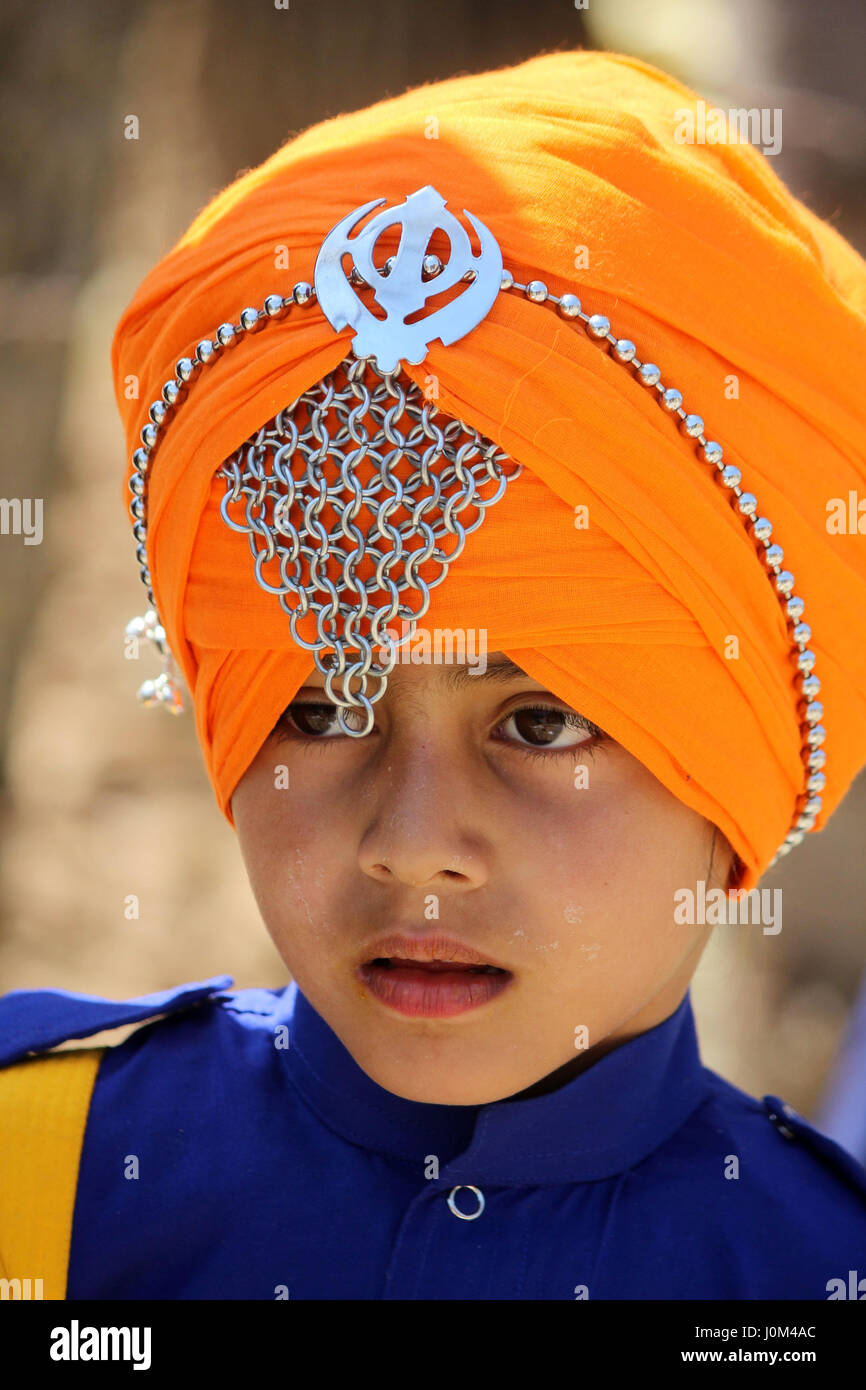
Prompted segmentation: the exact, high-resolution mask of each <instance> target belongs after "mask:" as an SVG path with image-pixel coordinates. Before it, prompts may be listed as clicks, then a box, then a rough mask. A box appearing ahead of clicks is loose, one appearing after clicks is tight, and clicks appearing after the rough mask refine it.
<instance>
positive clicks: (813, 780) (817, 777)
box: [806, 772, 827, 792]
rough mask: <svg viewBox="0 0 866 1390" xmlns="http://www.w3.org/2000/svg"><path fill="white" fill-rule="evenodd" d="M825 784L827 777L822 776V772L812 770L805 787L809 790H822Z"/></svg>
mask: <svg viewBox="0 0 866 1390" xmlns="http://www.w3.org/2000/svg"><path fill="white" fill-rule="evenodd" d="M826 785H827V778H826V777H825V776H824V774H823V772H813V773H812V775H811V777H810V778H809V780H808V782H807V783H806V788H807V790H808V791H810V792H822V791H823V790H824V788H825V787H826Z"/></svg>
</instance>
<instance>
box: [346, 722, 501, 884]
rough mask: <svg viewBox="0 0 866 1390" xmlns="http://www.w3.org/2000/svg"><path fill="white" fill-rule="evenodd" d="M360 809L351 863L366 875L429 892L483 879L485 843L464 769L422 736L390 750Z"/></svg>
mask: <svg viewBox="0 0 866 1390" xmlns="http://www.w3.org/2000/svg"><path fill="white" fill-rule="evenodd" d="M365 809H366V815H367V822H366V824H365V825H364V826H363V829H362V835H361V841H360V846H359V852H358V861H359V864H360V867H361V869H362V870H363V871H364V873H366V874H369V875H370V877H371V878H375V879H377V880H378V881H380V882H383V883H384V882H391V881H399V882H401V883H404V884H407V885H408V886H410V887H413V888H428V887H429V888H430V890H431V891H435V892H439V891H445V892H461V891H466V890H468V889H471V888H479V887H481V885H482V884H483V883H485V882H486V881H487V878H488V876H489V872H490V857H491V844H490V840H489V838H488V836H487V834H486V833H485V830H484V823H483V819H482V816H481V814H480V807H479V806H478V804H477V803H476V799H475V798H474V797H473V796H472V795H471V791H470V789H469V787H468V786H467V784H466V775H465V770H461V768H460V765H459V762H458V761H456V760H454V759H452V758H446V757H445V756H442V755H441V754H440V753H438V752H437V751H436V750H435V749H434V748H433V747H431V745H430V743H429V742H428V741H426V740H425V741H424V742H423V743H421V744H416V745H415V747H414V748H413V750H412V751H411V752H407V753H406V755H405V756H400V755H398V754H397V752H396V751H395V754H394V756H393V757H392V758H391V759H390V760H389V762H388V763H387V764H386V766H385V767H384V768H383V769H382V773H381V782H380V783H379V785H378V786H377V787H376V790H375V793H374V795H373V797H372V798H371V800H370V802H369V803H365Z"/></svg>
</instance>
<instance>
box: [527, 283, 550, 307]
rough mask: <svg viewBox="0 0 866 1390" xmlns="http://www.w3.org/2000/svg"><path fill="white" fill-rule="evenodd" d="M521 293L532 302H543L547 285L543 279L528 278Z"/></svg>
mask: <svg viewBox="0 0 866 1390" xmlns="http://www.w3.org/2000/svg"><path fill="white" fill-rule="evenodd" d="M523 293H524V294H525V295H526V298H527V299H531V300H532V303H533V304H543V303H544V301H545V299H546V298H547V286H546V285H545V283H544V281H543V280H530V282H529V284H528V285H527V286H526V289H525V290H524V291H523Z"/></svg>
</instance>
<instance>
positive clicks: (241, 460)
mask: <svg viewBox="0 0 866 1390" xmlns="http://www.w3.org/2000/svg"><path fill="white" fill-rule="evenodd" d="M504 465H507V466H504ZM521 472H522V467H521V465H520V464H516V463H513V462H512V461H511V460H510V459H509V456H508V455H507V454H506V453H504V452H503V451H502V450H501V449H499V447H498V446H497V445H496V444H494V443H492V442H491V441H490V440H489V439H486V438H485V437H484V436H483V435H481V434H479V433H478V431H477V430H475V429H474V428H473V427H472V426H471V425H468V424H466V423H464V422H463V421H462V420H457V419H454V418H452V417H451V416H444V415H440V414H439V413H438V411H437V408H436V406H435V404H434V403H432V402H431V401H429V400H427V399H426V398H425V395H424V393H423V392H422V390H421V388H420V387H418V386H417V385H416V384H415V383H414V382H413V381H411V380H410V379H409V377H407V376H406V375H405V373H404V372H402V371H399V372H381V371H380V370H379V368H378V366H377V365H376V362H375V360H373V359H364V358H355V357H350V358H346V359H345V360H344V361H343V362H341V363H340V365H339V366H338V367H337V368H336V369H335V371H333V372H332V373H331V374H330V375H328V376H327V377H325V378H324V379H323V380H322V381H319V382H317V383H316V384H315V386H313V387H312V388H311V389H310V390H308V391H305V392H304V393H303V395H301V396H299V397H298V399H297V400H296V401H293V402H292V404H291V405H289V406H287V407H286V408H285V409H284V410H282V411H280V413H279V414H278V415H276V416H275V417H274V418H273V419H272V420H269V421H268V423H267V424H266V425H264V426H263V427H262V428H261V429H260V430H259V431H258V432H257V433H256V434H255V435H254V436H252V438H250V439H248V440H247V441H246V442H245V443H244V444H242V445H241V447H240V448H239V449H238V450H237V451H236V452H235V453H234V454H233V455H232V457H231V458H230V459H228V460H227V462H226V463H225V464H224V465H223V467H222V468H221V469H220V470H219V474H218V476H219V477H221V478H224V479H225V483H226V491H225V496H224V497H223V498H222V501H221V504H220V511H221V514H222V517H223V520H224V521H225V522H226V523H227V525H229V526H230V527H231V528H232V530H234V531H240V532H243V533H244V534H245V535H246V536H247V537H248V538H249V543H250V551H251V552H252V556H253V561H254V570H255V577H256V580H257V581H258V583H259V584H260V585H261V587H262V588H263V589H264V590H265V591H266V592H267V593H270V594H274V595H276V596H277V598H278V599H279V602H280V604H281V605H282V607H283V608H284V609H285V612H286V614H287V615H288V620H289V626H290V628H291V633H292V637H293V639H294V641H295V642H296V643H297V644H298V646H300V647H303V648H305V649H306V650H307V651H310V652H312V653H313V659H314V661H315V664H316V666H317V668H318V670H319V671H321V673H322V675H323V676H324V678H325V692H326V694H327V698H328V701H329V702H331V703H333V704H334V705H335V706H336V707H337V711H338V712H337V722H338V724H339V726H340V728H341V730H342V731H343V732H344V733H346V734H348V735H350V736H352V737H356V738H361V737H363V736H364V735H365V734H367V733H369V731H370V729H371V728H372V725H373V718H374V715H373V705H374V703H375V702H376V701H377V700H379V699H380V698H381V697H382V695H383V694H384V693H385V689H386V686H387V678H388V676H389V674H390V673H391V671H392V670H393V668H394V664H395V661H396V659H397V650H398V648H399V647H401V646H403V645H404V644H405V643H406V642H408V641H410V640H411V638H412V637H413V635H414V633H415V630H416V625H417V622H418V620H419V619H420V618H422V617H423V616H424V614H425V613H426V612H427V609H428V607H429V604H430V590H431V589H434V588H436V586H437V585H438V584H441V583H442V581H443V579H444V578H445V576H446V575H447V573H448V568H449V566H450V564H451V563H452V561H453V560H455V559H456V558H457V557H458V556H459V555H460V554H461V552H462V550H463V547H464V545H465V543H466V537H467V536H468V535H469V534H470V533H471V532H472V531H475V530H477V528H478V527H479V526H480V525H481V523H482V521H483V520H484V515H485V512H486V510H487V508H488V507H490V506H491V505H493V504H494V503H495V502H497V501H499V499H500V498H501V497H502V495H503V493H504V492H505V488H506V486H507V484H508V483H509V482H511V481H512V480H513V479H514V478H517V477H518V476H519V475H520V473H521ZM428 562H432V563H433V564H435V565H437V566H438V567H439V573H438V574H436V575H435V577H432V578H430V577H428V578H426V579H423V578H422V577H421V574H420V573H419V571H420V569H421V568H422V567H423V566H426V565H428ZM311 614H312V615H314V617H315V637H314V638H313V640H308V639H307V638H305V637H304V636H303V635H302V633H301V631H300V630H299V629H300V625H301V624H302V621H303V620H304V619H305V618H307V617H308V616H309V615H311ZM394 623H399V625H400V629H401V634H400V635H397V633H396V631H395V630H394V628H393V627H392V624H394ZM309 628H310V629H312V619H310V623H309ZM311 635H312V632H311ZM349 715H352V717H353V718H352V722H351V723H349V722H348V718H347V717H348V716H349ZM359 720H360V721H361V723H360V725H359V722H358V721H359Z"/></svg>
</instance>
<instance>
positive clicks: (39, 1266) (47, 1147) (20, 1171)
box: [0, 1047, 105, 1299]
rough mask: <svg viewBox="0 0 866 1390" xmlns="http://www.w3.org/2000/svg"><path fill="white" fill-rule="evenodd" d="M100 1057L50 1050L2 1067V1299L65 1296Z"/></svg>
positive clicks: (99, 1051) (98, 1051) (92, 1052)
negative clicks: (84, 1146)
mask: <svg viewBox="0 0 866 1390" xmlns="http://www.w3.org/2000/svg"><path fill="white" fill-rule="evenodd" d="M104 1052H105V1048H104V1047H94V1048H80V1049H76V1050H74V1051H69V1052H54V1053H51V1054H49V1055H47V1056H44V1057H33V1058H27V1059H25V1060H24V1061H23V1062H17V1063H15V1064H14V1065H13V1066H10V1067H5V1068H2V1069H0V1280H4V1281H5V1282H4V1283H2V1285H0V1297H2V1298H39V1297H42V1298H50V1299H63V1298H65V1297H66V1275H67V1270H68V1266H69V1246H70V1240H71V1236H72V1216H73V1210H74V1207H75V1191H76V1188H77V1186H78V1165H79V1160H80V1157H81V1145H82V1142H83V1139H84V1128H85V1125H86V1123H87V1112H88V1110H89V1108H90V1097H91V1093H92V1091H93V1083H94V1081H95V1080H96V1073H97V1071H98V1069H99V1063H100V1062H101V1060H102V1057H103V1054H104ZM39 1280H41V1284H40V1283H38V1282H37V1281H39Z"/></svg>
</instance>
